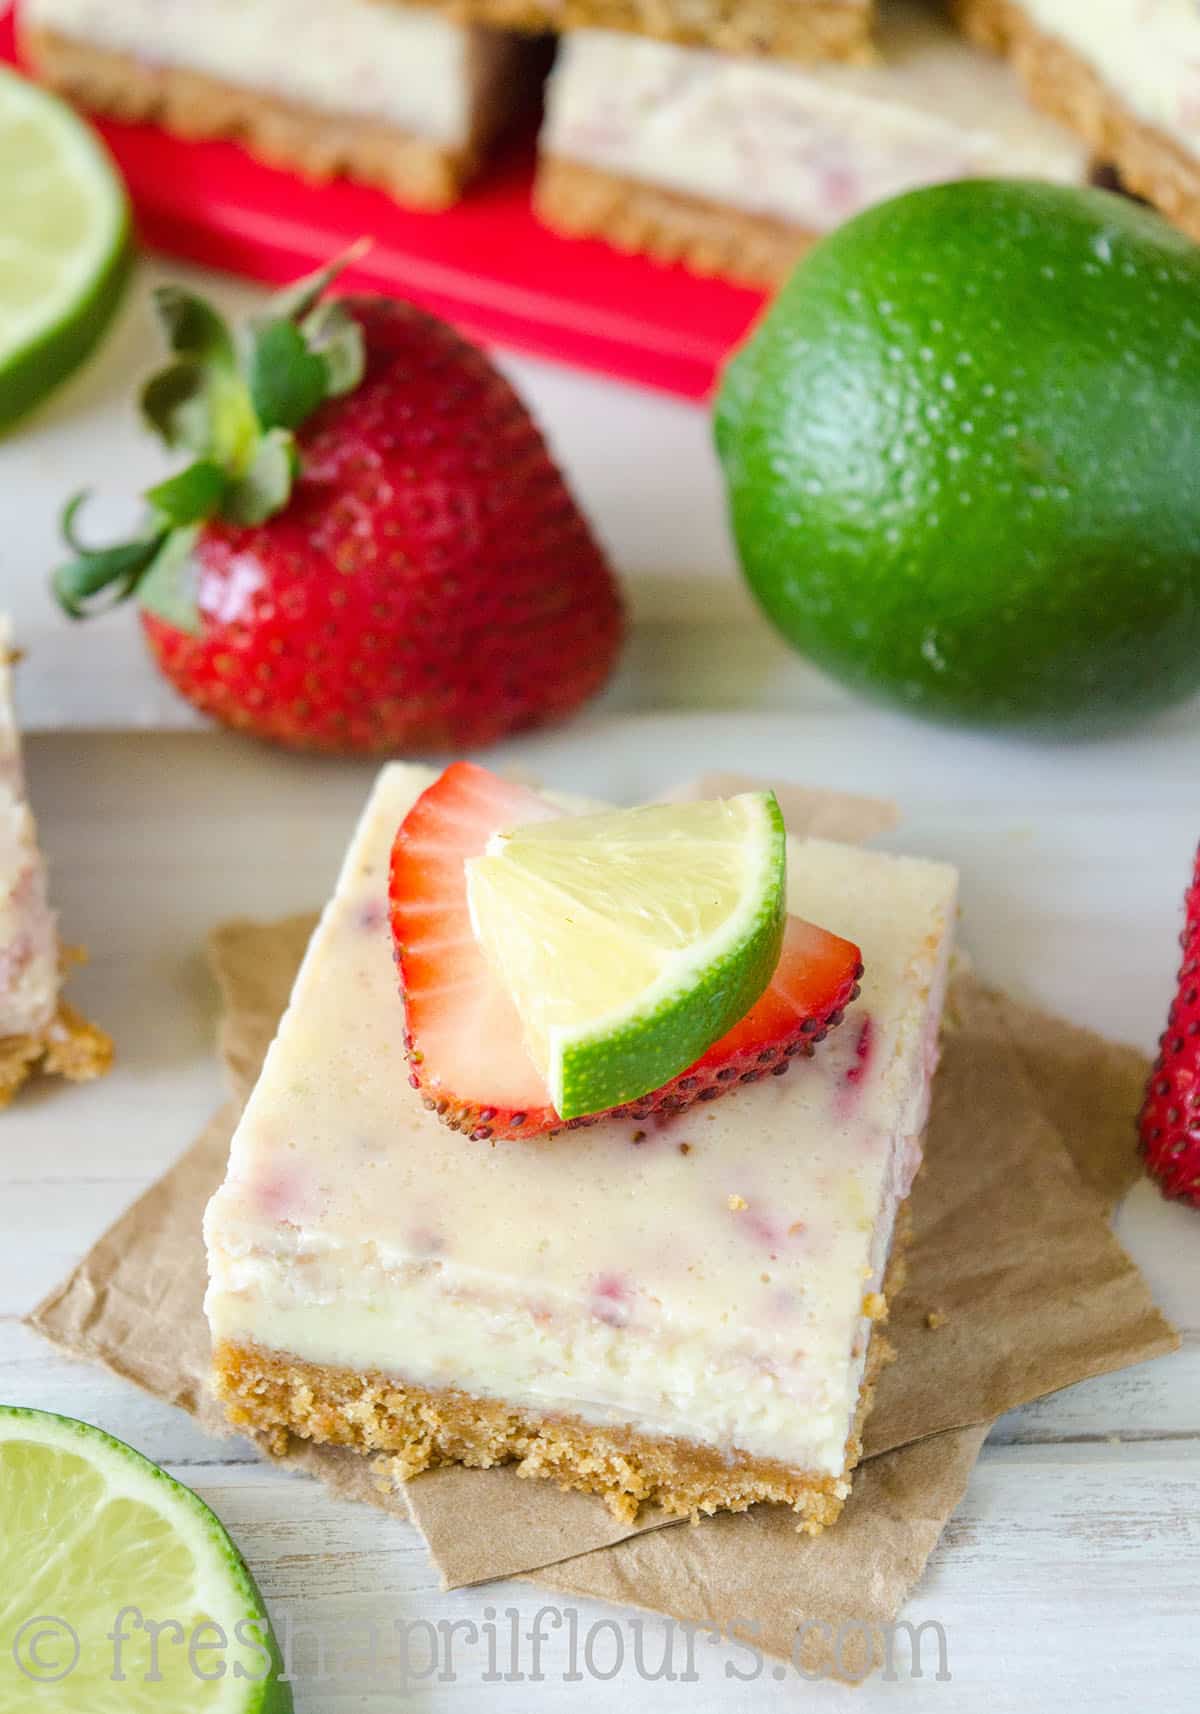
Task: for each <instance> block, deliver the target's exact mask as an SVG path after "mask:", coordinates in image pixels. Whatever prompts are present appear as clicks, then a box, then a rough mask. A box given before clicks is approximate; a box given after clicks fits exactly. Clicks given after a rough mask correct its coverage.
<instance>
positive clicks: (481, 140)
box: [21, 28, 523, 209]
mask: <svg viewBox="0 0 1200 1714" xmlns="http://www.w3.org/2000/svg"><path fill="white" fill-rule="evenodd" d="M21 48H22V52H23V54H24V55H25V57H26V58H27V60H28V62H29V64H30V65H31V66H33V68H34V69H35V70H36V72H37V74H38V76H39V77H40V78H41V80H42V81H43V82H44V83H47V84H48V85H49V86H50V87H51V88H53V89H55V90H57V91H58V93H59V94H61V95H65V96H66V97H68V99H70V100H72V101H75V102H77V103H78V104H79V105H80V106H82V107H85V108H87V109H89V110H90V111H92V112H96V113H105V114H109V115H111V116H112V117H114V118H117V119H125V120H137V121H141V120H148V121H151V122H153V123H157V124H160V125H162V126H164V127H165V129H167V130H168V131H173V132H175V133H177V134H178V135H179V136H182V137H229V138H233V139H235V140H237V141H239V142H241V143H243V144H244V145H245V146H246V148H247V149H249V150H250V152H251V153H252V154H254V155H257V156H259V157H260V158H261V159H262V160H264V161H267V162H269V163H271V164H273V165H277V166H283V167H291V168H295V169H297V170H298V171H300V172H301V173H303V174H305V175H306V176H307V177H309V178H312V179H317V180H324V179H329V178H333V177H335V176H336V175H338V174H345V175H346V176H348V177H350V178H353V179H358V180H360V181H362V182H363V183H366V184H374V185H378V186H380V187H382V188H383V189H384V190H386V191H388V192H390V193H391V195H393V196H394V197H396V198H397V200H398V201H401V202H404V203H407V204H409V205H411V206H412V207H415V208H428V209H439V208H447V207H449V206H450V205H451V204H452V203H454V202H457V200H458V198H459V196H460V195H461V193H462V190H463V187H464V186H465V185H466V183H467V182H468V180H469V179H471V178H472V177H473V176H474V174H475V173H476V171H477V170H478V168H479V166H480V164H481V161H482V158H483V155H484V152H485V150H486V148H487V145H488V144H489V143H490V142H491V141H492V140H493V138H494V137H495V136H496V135H497V134H498V133H499V132H500V131H501V130H502V129H503V127H504V125H505V124H506V122H507V120H508V118H509V117H510V115H511V113H512V112H513V111H514V110H515V108H516V106H517V105H518V103H519V101H520V100H521V99H522V94H523V92H522V91H521V90H520V89H519V88H518V84H519V83H520V82H521V81H522V80H521V79H520V76H519V67H518V65H517V63H516V62H517V55H516V54H515V53H514V54H513V55H511V56H509V57H510V58H511V60H512V64H511V65H509V64H507V63H503V62H497V61H496V60H495V56H494V54H492V53H491V52H490V48H491V44H488V45H487V46H485V45H484V44H479V43H477V44H474V45H473V51H472V55H471V59H472V67H473V73H472V75H473V76H474V78H475V86H476V91H477V99H476V107H475V112H474V115H473V126H472V135H471V137H470V139H469V141H468V142H467V143H466V144H465V145H464V146H462V147H455V146H451V145H448V144H442V143H438V142H435V141H434V140H432V139H431V138H428V137H422V136H419V135H418V134H417V133H415V132H409V131H404V130H402V129H400V128H399V127H398V126H393V125H389V124H387V123H386V122H384V121H382V120H377V119H370V118H363V117H359V116H356V115H354V114H349V113H347V114H338V113H323V112H320V111H318V110H317V109H316V108H313V107H305V106H301V105H299V104H298V103H295V102H290V101H285V100H283V99H280V98H277V97H275V96H271V95H267V94H264V93H263V92H262V91H259V90H254V89H249V88H245V87H242V86H239V85H237V84H232V83H225V82H222V81H221V80H219V79H217V78H213V77H209V76H207V75H205V74H204V73H202V72H197V71H190V70H188V69H186V68H184V67H180V66H163V65H151V64H148V63H145V62H142V61H140V60H138V59H135V58H134V57H133V56H132V55H128V54H123V53H117V52H113V51H111V50H110V49H107V48H101V47H98V46H96V45H94V44H93V43H90V42H83V41H77V40H75V39H74V38H72V37H70V36H66V35H63V34H61V33H60V32H58V31H56V30H45V29H36V28H26V29H24V30H23V31H22V33H21ZM489 65H490V67H491V71H492V75H485V73H486V72H487V70H488V68H489ZM509 74H511V75H509Z"/></svg>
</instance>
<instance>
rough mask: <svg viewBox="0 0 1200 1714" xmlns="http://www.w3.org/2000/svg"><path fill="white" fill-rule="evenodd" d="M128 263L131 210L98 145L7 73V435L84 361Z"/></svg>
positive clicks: (0, 270) (0, 92)
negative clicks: (10, 426) (10, 425)
mask: <svg viewBox="0 0 1200 1714" xmlns="http://www.w3.org/2000/svg"><path fill="white" fill-rule="evenodd" d="M128 260H129V210H128V204H127V203H126V200H125V192H124V189H123V188H122V185H121V181H120V179H119V178H118V176H117V173H116V171H115V169H114V167H113V165H112V162H111V161H110V160H109V158H108V156H107V154H106V153H105V151H104V149H103V147H102V146H101V144H100V142H99V140H98V138H97V137H96V136H95V134H94V133H93V132H92V131H91V130H89V128H88V127H87V125H86V124H84V122H83V120H82V119H80V118H79V117H78V116H77V115H76V114H75V113H73V112H72V111H71V109H70V108H69V107H68V106H67V105H66V104H65V103H64V102H62V101H59V100H58V98H57V97H56V96H53V95H48V94H47V93H46V91H45V90H44V89H38V88H37V87H36V85H34V84H32V83H29V82H27V81H26V80H25V79H24V78H22V77H18V76H17V75H16V74H15V73H14V72H10V71H5V70H4V69H3V67H0V428H2V427H4V426H5V425H6V424H8V423H10V422H12V421H13V420H14V419H15V418H16V417H18V416H20V415H21V414H22V413H23V412H24V411H27V410H28V409H29V408H30V407H31V406H32V405H35V404H36V403H37V402H38V400H39V399H41V398H43V397H44V396H45V395H46V394H47V393H48V392H49V391H50V390H51V388H52V387H55V386H57V385H58V383H59V382H60V381H62V380H65V379H66V377H67V376H68V375H69V374H70V373H71V371H72V370H73V369H75V368H77V367H78V365H79V364H80V363H82V362H83V359H84V358H85V357H86V356H87V354H88V352H89V351H91V349H92V347H93V346H94V345H95V343H96V341H97V340H98V339H99V337H100V335H101V333H103V331H104V329H105V327H106V326H107V324H108V322H109V320H110V318H111V316H112V313H113V311H114V309H115V308H116V306H117V303H118V302H119V300H120V296H121V288H122V286H123V284H124V281H125V276H126V273H127V271H128Z"/></svg>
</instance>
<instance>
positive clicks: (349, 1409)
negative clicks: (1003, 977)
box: [213, 1206, 909, 1535]
mask: <svg viewBox="0 0 1200 1714" xmlns="http://www.w3.org/2000/svg"><path fill="white" fill-rule="evenodd" d="M908 1237H909V1220H908V1213H907V1206H905V1208H903V1209H901V1211H900V1215H899V1217H898V1219H897V1225H896V1233H895V1237H894V1241H893V1248H892V1256H891V1259H890V1261H889V1263H888V1269H887V1275H886V1278H885V1281H884V1291H883V1292H882V1293H873V1294H871V1296H870V1297H869V1298H867V1299H864V1314H867V1315H869V1316H870V1317H871V1319H872V1321H873V1328H872V1332H871V1338H870V1344H869V1346H868V1349H867V1356H866V1363H865V1365H864V1370H863V1378H862V1383H861V1385H860V1388H859V1396H858V1409H857V1411H856V1413H855V1418H854V1423H853V1426H852V1428H851V1430H850V1434H849V1437H848V1439H847V1441H846V1456H845V1462H844V1465H843V1468H842V1471H841V1473H840V1474H838V1475H836V1476H827V1475H821V1474H818V1473H815V1472H812V1471H804V1470H797V1469H792V1468H790V1467H789V1466H788V1465H786V1464H783V1463H780V1462H778V1461H776V1460H773V1459H763V1458H754V1457H752V1456H751V1455H750V1454H748V1453H745V1452H741V1451H737V1450H735V1451H733V1452H732V1453H730V1454H728V1455H727V1456H726V1455H723V1454H722V1453H720V1452H717V1451H714V1450H713V1449H712V1448H711V1447H706V1446H701V1445H699V1444H698V1443H696V1442H694V1441H688V1440H683V1439H678V1438H657V1437H654V1436H651V1435H647V1434H642V1433H640V1432H638V1431H637V1430H635V1429H632V1428H628V1427H598V1426H597V1425H596V1424H594V1423H589V1422H585V1421H583V1419H582V1418H579V1417H575V1416H569V1415H561V1416H554V1417H546V1416H542V1415H538V1414H537V1413H534V1412H531V1411H528V1410H524V1409H521V1408H520V1407H517V1406H514V1405H509V1404H505V1403H504V1402H503V1401H502V1400H496V1399H485V1398H478V1397H475V1396H472V1395H471V1394H469V1393H465V1392H460V1391H458V1390H457V1389H449V1388H448V1389H439V1390H431V1389H428V1388H425V1387H414V1386H408V1385H406V1384H404V1383H402V1382H400V1381H398V1380H396V1379H395V1378H393V1377H390V1376H387V1375H383V1374H381V1373H379V1372H378V1371H366V1372H359V1371H357V1370H353V1369H343V1368H334V1367H326V1366H324V1365H321V1364H316V1363H309V1362H304V1361H301V1360H299V1359H297V1358H294V1357H290V1356H287V1355H283V1354H281V1353H279V1352H274V1351H265V1350H262V1349H261V1348H259V1347H257V1346H254V1345H240V1344H233V1343H228V1342H226V1343H221V1344H218V1345H217V1346H216V1347H215V1349H214V1352H213V1372H214V1380H215V1385H216V1391H217V1394H218V1397H219V1398H220V1399H221V1400H222V1401H223V1403H224V1405H225V1410H226V1415H227V1416H228V1419H229V1421H230V1423H231V1424H232V1425H233V1426H234V1427H235V1428H238V1429H241V1430H243V1431H246V1432H249V1433H251V1434H253V1435H255V1436H256V1437H257V1438H258V1439H260V1440H261V1441H262V1443H263V1444H264V1446H265V1447H266V1450H267V1451H268V1452H270V1453H271V1454H272V1455H273V1456H275V1457H280V1456H282V1455H284V1454H285V1453H286V1452H287V1450H288V1448H289V1446H290V1445H291V1443H292V1441H293V1439H299V1440H311V1441H317V1442H320V1443H321V1444H324V1445H330V1446H347V1447H351V1448H353V1449H354V1450H355V1451H357V1452H360V1453H365V1454H368V1455H372V1456H375V1458H376V1462H377V1466H378V1467H379V1470H380V1474H381V1475H382V1476H384V1477H387V1478H390V1479H393V1480H397V1479H398V1480H404V1481H406V1480H407V1479H408V1478H409V1477H411V1476H416V1475H419V1474H420V1472H421V1471H422V1470H431V1469H435V1468H437V1467H438V1466H440V1465H445V1464H467V1465H471V1466H473V1467H475V1468H481V1469H490V1468H491V1467H492V1466H493V1465H496V1464H507V1463H513V1462H515V1463H516V1464H517V1474H518V1475H520V1476H527V1477H536V1476H540V1477H545V1478H547V1479H548V1480H550V1481H553V1482H556V1483H557V1484H558V1486H559V1487H560V1488H563V1489H572V1488H573V1489H580V1490H582V1491H583V1492H585V1493H589V1494H597V1495H599V1496H600V1497H602V1498H603V1499H604V1501H605V1503H606V1504H607V1506H608V1508H609V1510H610V1511H611V1512H613V1513H614V1515H615V1516H617V1517H619V1518H622V1519H624V1520H626V1521H629V1522H632V1521H633V1520H634V1519H635V1518H636V1517H637V1514H638V1511H639V1509H640V1507H641V1506H642V1505H654V1506H657V1507H659V1508H660V1509H661V1510H663V1511H665V1512H667V1513H669V1514H671V1515H673V1516H676V1517H692V1518H696V1517H698V1516H699V1515H700V1514H702V1513H712V1512H717V1511H732V1512H742V1511H745V1510H746V1509H747V1508H748V1507H749V1506H752V1505H756V1504H758V1503H759V1502H760V1501H771V1502H774V1503H776V1504H780V1505H785V1506H790V1507H791V1509H792V1510H793V1511H794V1512H796V1513H797V1514H798V1516H799V1519H800V1522H799V1525H798V1528H799V1529H800V1530H802V1531H803V1532H804V1533H806V1534H809V1535H816V1534H819V1532H820V1531H821V1530H823V1529H825V1528H827V1527H828V1525H830V1524H832V1523H834V1522H835V1521H836V1520H837V1517H838V1514H839V1513H840V1512H841V1509H842V1507H843V1505H844V1504H845V1501H846V1498H847V1496H848V1495H849V1492H850V1475H851V1472H852V1471H853V1470H854V1468H855V1466H856V1465H857V1464H858V1462H859V1460H860V1459H861V1457H862V1432H863V1426H864V1424H865V1422H866V1419H867V1416H868V1414H869V1412H870V1409H871V1406H872V1404H873V1402H874V1397H875V1385H876V1382H877V1380H878V1377H879V1374H880V1372H881V1370H882V1369H883V1368H884V1366H885V1365H886V1364H887V1363H889V1362H891V1360H892V1358H893V1357H894V1355H895V1353H894V1351H893V1349H892V1346H891V1344H890V1342H889V1341H888V1339H887V1338H886V1336H885V1335H884V1334H883V1333H882V1332H881V1331H880V1326H881V1324H882V1323H883V1322H884V1321H885V1320H886V1319H887V1314H888V1304H887V1299H888V1298H889V1297H891V1298H894V1297H895V1296H896V1294H897V1293H898V1292H899V1291H900V1290H901V1288H902V1286H903V1283H904V1274H905V1267H906V1263H905V1258H904V1251H905V1249H906V1247H907V1244H908Z"/></svg>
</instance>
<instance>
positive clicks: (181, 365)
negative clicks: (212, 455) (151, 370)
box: [141, 358, 216, 453]
mask: <svg viewBox="0 0 1200 1714" xmlns="http://www.w3.org/2000/svg"><path fill="white" fill-rule="evenodd" d="M141 407H142V416H143V417H144V418H145V420H146V422H147V423H148V424H149V426H150V427H151V428H152V429H153V430H154V432H155V433H156V434H157V435H158V436H159V437H160V439H162V440H163V441H165V443H166V444H167V446H169V447H171V448H172V449H182V450H186V451H188V452H196V453H206V452H208V451H209V450H210V449H211V448H212V445H213V442H214V440H215V438H216V430H215V423H214V420H213V418H214V412H213V398H212V389H211V387H210V386H209V381H208V376H207V374H206V372H205V370H204V369H203V367H202V366H201V365H200V364H199V363H197V362H195V361H194V360H193V359H191V358H183V359H181V360H180V361H179V362H177V363H169V364H168V365H167V367H166V368H165V369H160V370H159V371H158V373H157V374H156V375H152V376H151V377H150V379H149V380H148V381H147V382H146V385H145V386H144V387H143V388H142V396H141Z"/></svg>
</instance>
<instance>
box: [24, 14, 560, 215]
mask: <svg viewBox="0 0 1200 1714" xmlns="http://www.w3.org/2000/svg"><path fill="white" fill-rule="evenodd" d="M17 21H18V29H19V33H20V42H21V49H22V53H23V56H24V58H25V59H26V61H27V62H28V63H29V64H30V65H31V66H32V68H33V69H34V70H35V71H36V73H37V75H38V76H39V77H40V78H41V79H42V81H43V82H46V83H48V84H50V85H51V86H52V87H53V88H56V89H58V90H59V91H60V92H61V93H63V94H64V95H67V96H69V97H70V98H71V99H72V100H73V101H76V102H78V103H79V104H80V105H81V106H83V107H86V108H89V109H91V110H92V111H93V112H98V113H108V114H113V115H115V116H116V117H118V118H122V119H148V120H155V121H157V122H159V123H161V124H163V125H165V126H166V127H167V128H168V129H169V130H172V131H176V132H179V133H181V134H182V135H184V136H192V137H235V138H238V139H240V140H241V141H242V142H244V143H245V144H246V145H247V147H248V148H250V149H251V150H252V151H253V152H254V153H255V154H256V155H259V156H261V157H262V158H263V159H265V160H269V161H273V162H275V163H277V164H279V165H282V166H289V167H295V168H297V169H298V170H299V171H301V172H303V173H305V174H307V175H308V176H310V177H314V178H326V177H330V176H332V175H333V174H337V173H344V174H346V175H348V176H349V177H351V178H355V179H359V180H361V181H363V182H364V183H367V184H376V185H379V186H381V187H382V188H383V189H385V190H387V191H389V192H390V193H391V194H392V195H393V196H395V197H396V198H397V199H398V200H399V201H401V202H403V203H406V204H408V205H410V206H411V207H415V208H445V207H447V206H449V204H451V203H453V202H455V201H457V200H458V197H459V196H460V195H461V193H462V190H463V188H464V186H465V185H466V184H467V183H468V182H469V181H470V179H471V178H472V177H473V176H474V175H475V173H476V172H477V171H478V169H479V167H480V165H481V164H482V163H483V161H484V160H485V159H486V158H487V155H488V152H489V150H490V148H491V146H492V144H493V143H494V141H495V140H496V139H497V138H498V137H499V136H500V135H501V133H502V132H503V131H504V130H505V129H506V128H507V126H508V125H509V123H510V121H511V120H512V119H513V118H514V116H515V115H516V114H517V113H518V112H519V111H520V110H521V109H522V108H523V107H526V106H527V105H528V104H529V97H530V84H531V79H532V82H533V83H534V85H535V86H536V75H535V74H534V73H533V72H532V67H533V66H534V65H536V63H537V61H538V55H537V53H536V52H535V51H533V50H532V49H531V45H530V43H529V41H528V40H527V39H526V38H523V37H521V36H519V35H514V34H510V33H507V32H503V31H499V30H490V29H487V28H484V27H479V26H476V25H472V24H469V23H468V24H460V23H455V22H452V21H450V20H449V19H448V18H445V17H442V16H440V15H439V14H438V12H437V11H436V10H434V9H431V8H423V7H419V6H408V5H399V4H393V3H391V0H311V3H310V0H186V3H185V4H181V5H167V6H164V5H163V4H162V3H161V0H21V4H20V5H19V8H18V12H17Z"/></svg>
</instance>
